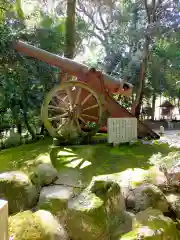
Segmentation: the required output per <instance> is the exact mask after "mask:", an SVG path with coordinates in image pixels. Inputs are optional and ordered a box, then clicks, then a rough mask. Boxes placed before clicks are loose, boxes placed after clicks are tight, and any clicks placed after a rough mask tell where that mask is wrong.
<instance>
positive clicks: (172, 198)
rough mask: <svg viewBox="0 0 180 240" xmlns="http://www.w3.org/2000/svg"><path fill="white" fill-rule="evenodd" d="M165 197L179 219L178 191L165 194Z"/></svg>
mask: <svg viewBox="0 0 180 240" xmlns="http://www.w3.org/2000/svg"><path fill="white" fill-rule="evenodd" d="M166 199H167V201H168V203H169V204H170V206H171V209H172V210H173V211H174V213H175V214H176V217H177V218H178V219H179V220H180V193H169V194H166Z"/></svg>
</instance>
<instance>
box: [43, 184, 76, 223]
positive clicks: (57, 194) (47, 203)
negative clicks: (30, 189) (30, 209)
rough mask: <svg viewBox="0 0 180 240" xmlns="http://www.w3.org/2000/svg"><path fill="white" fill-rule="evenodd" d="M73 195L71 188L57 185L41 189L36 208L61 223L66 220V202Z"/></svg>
mask: <svg viewBox="0 0 180 240" xmlns="http://www.w3.org/2000/svg"><path fill="white" fill-rule="evenodd" d="M74 195H75V192H74V189H73V188H72V187H68V186H59V185H52V186H48V187H43V188H42V190H41V192H40V197H39V202H38V208H40V209H45V210H48V211H50V212H51V213H53V214H54V215H56V216H57V217H58V218H59V219H61V221H63V220H64V219H65V218H66V212H67V206H68V200H70V199H71V198H72V197H74Z"/></svg>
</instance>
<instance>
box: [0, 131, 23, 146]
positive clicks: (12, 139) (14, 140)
mask: <svg viewBox="0 0 180 240" xmlns="http://www.w3.org/2000/svg"><path fill="white" fill-rule="evenodd" d="M20 143H21V136H20V135H19V134H18V133H15V132H14V131H10V134H9V136H8V137H6V138H5V140H4V141H3V146H4V147H5V148H10V147H17V146H18V145H20Z"/></svg>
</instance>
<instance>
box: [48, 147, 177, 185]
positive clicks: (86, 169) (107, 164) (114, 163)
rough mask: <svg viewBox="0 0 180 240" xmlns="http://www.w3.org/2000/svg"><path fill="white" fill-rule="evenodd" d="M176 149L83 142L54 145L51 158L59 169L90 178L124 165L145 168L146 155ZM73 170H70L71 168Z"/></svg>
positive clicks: (146, 166) (114, 170) (147, 165)
mask: <svg viewBox="0 0 180 240" xmlns="http://www.w3.org/2000/svg"><path fill="white" fill-rule="evenodd" d="M171 151H177V149H176V150H175V149H171V148H169V147H168V146H167V145H152V146H151V145H141V144H139V145H134V146H129V145H121V146H120V147H116V148H114V147H110V146H108V145H107V144H96V145H86V146H73V147H72V146H70V147H55V148H53V149H52V151H51V160H52V163H53V165H54V166H55V167H56V168H57V169H58V171H60V172H62V171H67V172H69V170H68V169H74V170H75V171H76V172H77V170H78V171H79V172H80V174H81V175H83V178H84V180H85V181H87V182H89V181H90V180H91V179H92V177H93V176H96V175H103V174H111V173H117V172H121V171H124V170H126V169H127V168H143V169H148V168H149V166H150V163H149V158H150V157H151V156H152V155H153V154H156V153H159V152H160V153H161V154H163V155H166V154H168V153H169V152H171ZM71 172H72V171H71Z"/></svg>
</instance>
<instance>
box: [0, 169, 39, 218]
mask: <svg viewBox="0 0 180 240" xmlns="http://www.w3.org/2000/svg"><path fill="white" fill-rule="evenodd" d="M0 198H2V199H5V200H7V201H8V205H9V212H10V213H16V212H19V211H23V210H27V209H30V208H32V207H33V206H34V205H35V204H36V202H37V200H38V191H37V189H36V187H35V186H34V185H33V184H32V182H31V181H30V179H29V177H28V176H27V175H26V174H25V173H23V172H5V173H2V174H0Z"/></svg>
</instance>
